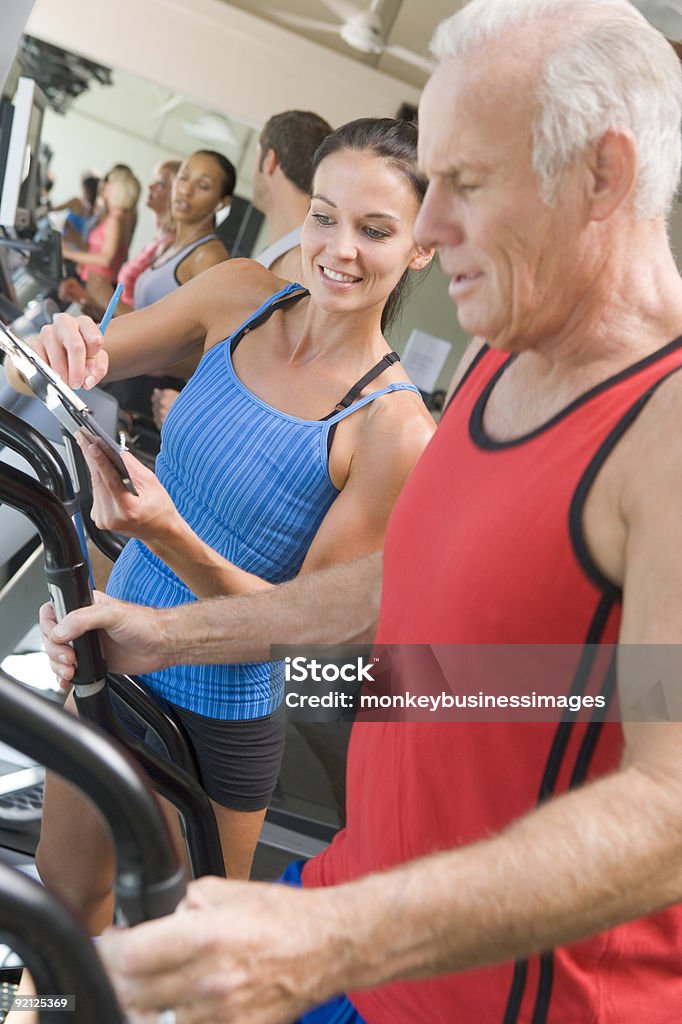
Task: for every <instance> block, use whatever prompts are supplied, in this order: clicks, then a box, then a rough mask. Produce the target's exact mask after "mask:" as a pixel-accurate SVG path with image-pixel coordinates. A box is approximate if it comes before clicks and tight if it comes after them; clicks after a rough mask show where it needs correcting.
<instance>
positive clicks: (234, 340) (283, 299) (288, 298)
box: [230, 288, 310, 356]
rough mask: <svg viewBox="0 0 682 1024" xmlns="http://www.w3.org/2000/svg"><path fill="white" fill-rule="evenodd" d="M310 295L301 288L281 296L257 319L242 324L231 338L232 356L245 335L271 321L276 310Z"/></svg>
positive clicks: (305, 289) (306, 290) (253, 318)
mask: <svg viewBox="0 0 682 1024" xmlns="http://www.w3.org/2000/svg"><path fill="white" fill-rule="evenodd" d="M309 294H310V292H309V291H308V289H307V288H301V289H300V290H299V291H297V292H287V294H286V295H280V297H279V299H277V301H276V302H271V303H270V305H269V306H266V307H265V309H264V310H263V311H262V312H261V313H259V315H258V316H257V317H252V318H251V319H250V320H247V321H246V323H244V324H242V326H241V327H240V328H239V329H238V330H237V331H235V333H234V334H233V335H232V337H231V338H230V355H231V356H233V355H234V353H235V349H236V348H237V345H238V344H239V342H240V341H241V340H242V338H243V337H244V335H245V334H249V332H250V331H253V330H254V328H256V327H260V326H261V324H264V323H265V322H266V320H269V319H270V317H271V316H272V314H273V313H274V312H276V310H278V309H282V308H284V307H285V306H288V305H289V303H290V302H294V301H296V300H297V299H303V298H305V296H306V295H309Z"/></svg>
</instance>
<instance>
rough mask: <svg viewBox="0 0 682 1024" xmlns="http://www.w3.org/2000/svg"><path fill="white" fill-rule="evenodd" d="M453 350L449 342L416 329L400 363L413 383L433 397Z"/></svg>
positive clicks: (410, 337)
mask: <svg viewBox="0 0 682 1024" xmlns="http://www.w3.org/2000/svg"><path fill="white" fill-rule="evenodd" d="M451 349H452V344H451V343H450V342H449V341H445V340H444V339H443V338H437V337H436V336H435V335H434V334H427V333H426V331H420V330H418V329H417V328H415V329H414V330H413V331H412V332H411V334H410V336H409V338H408V339H407V344H406V345H405V350H404V352H403V354H402V355H401V357H400V362H401V363H402V367H403V369H404V371H405V373H406V374H407V376H408V377H409V378H410V380H411V381H412V383H413V384H416V385H417V387H418V388H419V390H420V391H423V392H424V393H425V394H427V395H431V394H433V392H434V391H435V390H436V382H437V380H438V378H439V376H440V373H441V370H442V369H443V367H444V366H445V360H446V359H447V358H448V356H449V355H450V350H451Z"/></svg>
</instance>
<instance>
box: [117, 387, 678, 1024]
mask: <svg viewBox="0 0 682 1024" xmlns="http://www.w3.org/2000/svg"><path fill="white" fill-rule="evenodd" d="M667 391H668V394H665V393H664V394H663V395H661V396H660V398H661V401H658V398H659V396H656V401H655V400H652V402H651V403H650V404H651V409H649V408H647V409H646V410H645V412H643V413H642V414H641V416H640V418H639V420H638V422H637V424H636V426H635V427H633V428H632V430H631V436H629V437H628V438H626V440H625V442H623V443H622V444H623V447H622V448H621V451H620V456H619V457H620V462H621V464H622V466H623V468H624V472H623V474H622V486H621V487H620V488H615V489H614V490H613V494H614V500H613V503H612V506H611V508H612V513H613V514H615V510H616V508H617V514H618V516H619V517H622V521H623V522H624V524H625V540H624V543H623V574H622V577H620V576H618V577H617V578H616V577H615V576H614V581H615V582H622V583H623V586H624V613H623V623H622V630H621V637H620V639H621V641H622V642H623V644H625V645H630V644H631V645H638V646H641V645H650V646H651V650H652V653H654V652H656V651H657V650H658V648H657V647H656V646H655V645H670V646H672V645H675V644H679V642H680V638H681V637H682V619H681V616H682V611H681V609H680V603H679V593H680V582H681V581H682V551H681V550H680V545H679V544H678V543H677V537H678V532H679V531H678V523H677V520H678V516H679V509H680V507H682V440H679V441H678V439H677V436H678V431H677V429H676V419H677V416H676V409H677V408H678V406H679V402H678V401H677V395H676V392H673V390H672V388H669V389H667ZM666 402H667V403H668V405H669V408H668V410H667V412H666ZM662 436H664V437H666V438H668V439H669V443H668V444H666V445H665V446H661V445H660V438H661V437H662ZM632 467H636V476H635V475H633V474H632ZM614 528H615V524H614ZM669 663H670V662H669ZM671 664H672V668H673V671H672V672H671V673H670V677H669V678H665V679H664V680H663V687H664V690H666V689H667V688H669V687H670V688H672V691H670V690H669V691H668V692H671V693H672V696H675V695H676V694H677V691H678V690H679V686H680V684H679V673H675V672H674V668H675V663H674V660H673V661H672V663H671ZM660 665H661V661H660V659H657V662H656V669H657V670H656V672H654V675H653V676H652V677H651V679H652V681H654V682H658V681H659V680H658V675H659V672H658V669H659V668H660ZM654 677H655V678H654ZM641 682H642V684H643V686H646V685H647V682H646V679H645V678H644V679H642V680H641ZM624 734H625V740H626V751H625V757H624V759H623V763H622V765H621V767H620V769H619V770H617V771H615V772H613V773H612V774H611V775H609V776H606V777H604V778H602V779H600V780H599V781H597V782H594V783H592V784H590V785H587V786H584V787H583V788H581V789H579V790H576V791H573V792H570V793H568V794H565V795H562V796H560V797H557V798H554V799H552V800H550V801H548V802H547V803H546V804H544V805H543V806H542V807H540V808H538V809H537V810H535V811H534V812H532V813H531V814H528V815H526V816H525V817H523V818H522V819H519V820H518V821H516V822H515V823H513V824H512V825H511V826H510V827H509V828H508V829H506V830H505V831H504V832H503V833H501V834H500V835H497V836H494V837H492V838H489V839H485V840H482V841H480V842H478V843H475V844H472V845H468V846H464V847H461V848H459V849H457V850H451V851H448V852H443V853H436V854H433V855H432V856H430V857H427V858H423V859H421V860H418V861H413V862H412V863H409V864H406V865H403V866H401V867H398V868H395V869H393V870H391V871H389V872H385V873H381V874H375V875H371V876H368V877H366V878H364V879H361V880H359V881H357V882H353V883H350V884H347V885H343V886H339V887H337V888H330V889H327V890H310V891H307V892H304V893H292V892H288V891H287V892H285V893H281V892H280V891H279V890H277V889H275V890H274V891H271V893H270V895H269V897H268V898H267V910H265V908H264V901H265V897H264V896H262V895H261V894H260V892H261V890H260V888H258V890H256V889H253V888H250V889H246V888H244V889H242V888H241V887H239V888H237V887H235V885H233V884H231V883H228V882H220V881H212V880H207V881H205V882H199V883H197V884H196V886H195V888H193V889H192V894H191V896H190V903H194V904H195V905H197V906H199V907H203V909H197V910H196V912H195V913H196V917H195V924H194V927H192V929H191V933H192V935H193V936H194V937H195V942H194V945H193V946H192V947H190V946H188V944H187V942H186V936H187V934H188V932H189V931H190V929H188V928H187V926H186V923H185V924H183V922H182V921H180V922H178V921H177V920H173V919H172V918H170V919H166V920H164V921H163V922H154V923H152V924H148V925H144V926H142V927H141V928H140V929H133V931H132V932H131V933H129V934H127V935H123V934H117V935H112V936H110V937H109V938H108V939H107V940H105V943H104V948H103V952H104V956H105V958H106V959H107V961H108V962H109V963H110V965H112V971H113V972H114V978H115V980H116V981H117V983H118V985H119V991H120V992H121V993H122V997H123V999H124V1001H125V1000H127V1001H128V1005H131V1006H136V1007H161V1006H162V1005H174V1006H177V1005H179V1006H182V1002H183V998H184V997H183V994H182V993H183V988H184V990H185V991H186V986H187V984H188V982H189V980H190V975H191V971H192V970H195V971H196V977H197V978H199V977H201V973H200V968H199V966H198V965H199V962H200V961H202V962H203V964H204V968H206V969H207V971H208V973H207V974H206V975H204V978H205V981H204V983H203V985H204V991H205V990H207V989H208V988H210V989H211V992H212V996H211V998H212V999H213V1000H214V1002H213V1004H212V1005H211V1012H212V1014H213V1016H211V1019H212V1020H214V1021H215V1022H216V1024H222V1022H223V1021H225V1022H227V1021H230V1020H234V1019H239V1020H240V1021H241V1022H243V1024H277V1022H285V1021H287V1020H289V1019H291V1018H292V1017H293V1016H294V1015H295V1014H296V1013H298V1012H300V1009H301V1006H302V1005H306V1006H308V1005H312V1004H313V1003H314V1002H316V1001H320V1000H322V999H324V998H326V997H327V996H329V995H331V994H333V993H334V992H338V991H342V990H348V989H354V988H363V987H371V986H376V985H379V984H382V983H385V982H387V981H390V980H392V979H396V978H399V977H400V978H419V977H426V976H428V975H431V974H438V973H443V972H448V971H456V970H465V969H468V968H473V967H480V966H483V965H487V964H493V963H498V962H504V961H510V960H513V959H517V958H521V957H524V956H527V955H529V954H531V953H537V952H540V951H542V950H545V949H551V948H553V947H554V946H557V945H565V944H567V943H571V942H574V941H577V940H579V939H581V938H583V937H585V936H587V935H590V934H594V933H596V932H599V931H601V930H603V929H605V928H608V927H611V926H615V925H617V924H619V923H622V922H624V921H627V920H630V919H632V918H636V917H639V916H641V915H643V914H647V913H649V912H652V911H654V910H656V909H659V908H662V907H665V906H668V905H670V904H673V903H675V902H678V901H680V899H682V816H681V815H680V810H679V809H680V806H682V724H680V723H679V722H673V723H656V722H649V723H625V724H624ZM296 898H298V901H299V902H298V903H293V902H292V901H293V900H294V899H296ZM315 921H318V922H319V921H321V922H323V927H321V929H320V934H319V937H318V942H317V953H316V955H313V954H312V951H311V944H310V933H311V932H312V930H313V927H314V922H315ZM143 929H145V931H143ZM120 956H122V957H123V959H122V960H120V961H119V965H118V966H117V967H116V966H113V958H114V957H120ZM181 957H184V958H185V959H184V960H182V959H181ZM204 957H208V959H204ZM183 963H184V964H186V965H187V967H186V970H187V971H188V972H189V973H188V974H187V975H185V976H184V977H183V971H184V970H185V968H184V967H183ZM263 974H265V976H267V977H268V979H269V982H271V983H272V984H271V985H270V984H269V985H268V988H267V989H266V990H262V989H261V988H260V986H261V981H262V977H263ZM275 993H277V995H275ZM164 1000H165V1002H164ZM242 1010H243V1012H242ZM207 1019H208V1018H207Z"/></svg>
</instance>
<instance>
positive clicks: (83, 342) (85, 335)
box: [31, 313, 109, 390]
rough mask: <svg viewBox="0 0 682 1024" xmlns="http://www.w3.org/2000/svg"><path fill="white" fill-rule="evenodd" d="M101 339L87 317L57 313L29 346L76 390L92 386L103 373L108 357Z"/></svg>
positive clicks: (94, 325) (106, 366) (94, 324)
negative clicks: (52, 320)
mask: <svg viewBox="0 0 682 1024" xmlns="http://www.w3.org/2000/svg"><path fill="white" fill-rule="evenodd" d="M103 340H104V339H103V338H102V334H101V331H100V329H99V327H98V326H97V324H96V323H95V322H94V320H91V319H90V317H89V316H79V317H72V316H68V315H67V314H66V313H58V314H57V316H55V318H54V322H53V323H51V324H48V325H47V326H46V327H43V329H42V330H41V332H40V334H39V335H38V337H37V339H35V340H34V341H32V342H31V346H32V348H34V349H35V351H36V352H37V353H38V355H39V356H40V357H41V358H42V359H44V360H45V362H46V363H48V364H49V365H50V366H51V367H52V369H53V370H54V371H55V373H57V374H59V376H60V377H61V378H62V380H64V381H66V383H67V384H68V385H69V387H71V388H74V389H76V390H77V389H78V388H83V387H84V388H92V387H94V386H95V384H98V383H99V382H100V381H101V380H102V378H103V377H104V376H105V374H106V372H107V369H108V366H109V357H108V355H107V353H106V352H105V351H104V350H103V349H102V343H103Z"/></svg>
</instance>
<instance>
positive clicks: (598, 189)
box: [588, 131, 637, 220]
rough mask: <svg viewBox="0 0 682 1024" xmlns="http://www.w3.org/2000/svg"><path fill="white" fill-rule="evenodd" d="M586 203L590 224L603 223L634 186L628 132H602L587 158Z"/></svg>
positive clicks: (634, 160) (633, 160)
mask: <svg viewBox="0 0 682 1024" xmlns="http://www.w3.org/2000/svg"><path fill="white" fill-rule="evenodd" d="M588 172H589V184H588V202H589V204H590V214H591V217H592V219H593V220H606V219H607V218H608V217H610V216H611V214H612V213H614V211H615V210H617V209H618V207H619V206H622V204H623V203H625V202H626V200H627V199H628V198H629V197H630V196H631V195H632V192H633V190H634V187H635V185H636V184H637V146H636V143H635V139H634V136H633V135H632V133H631V132H629V131H608V132H605V133H604V134H603V135H602V136H601V138H600V139H598V141H597V142H596V143H595V145H594V147H593V148H592V150H591V151H590V153H589V154H588Z"/></svg>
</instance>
